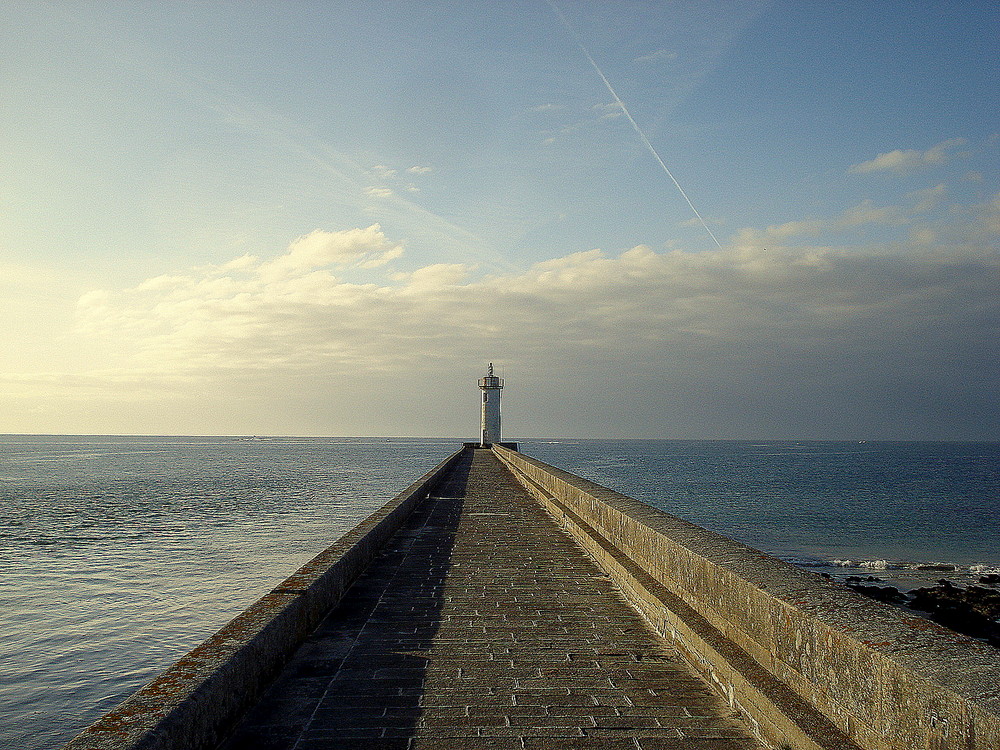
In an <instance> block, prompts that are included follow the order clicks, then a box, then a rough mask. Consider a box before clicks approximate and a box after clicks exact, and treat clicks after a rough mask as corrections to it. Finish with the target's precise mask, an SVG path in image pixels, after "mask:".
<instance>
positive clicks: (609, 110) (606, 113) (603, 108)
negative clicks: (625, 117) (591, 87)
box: [593, 102, 622, 120]
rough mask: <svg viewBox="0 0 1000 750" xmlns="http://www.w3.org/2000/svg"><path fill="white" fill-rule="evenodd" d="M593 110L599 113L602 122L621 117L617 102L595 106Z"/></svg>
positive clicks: (619, 106) (620, 108)
mask: <svg viewBox="0 0 1000 750" xmlns="http://www.w3.org/2000/svg"><path fill="white" fill-rule="evenodd" d="M593 108H594V109H595V110H596V111H597V112H599V113H600V115H601V119H602V120H606V119H610V118H613V117H621V116H622V106H621V105H620V104H619V103H618V102H608V103H607V104H595V105H594V107H593Z"/></svg>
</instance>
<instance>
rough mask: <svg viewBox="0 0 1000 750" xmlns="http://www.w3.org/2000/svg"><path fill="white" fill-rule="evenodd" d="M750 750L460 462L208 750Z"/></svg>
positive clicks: (510, 488) (498, 493) (553, 530)
mask: <svg viewBox="0 0 1000 750" xmlns="http://www.w3.org/2000/svg"><path fill="white" fill-rule="evenodd" d="M759 747H760V745H758V743H757V742H755V741H754V740H753V739H752V738H751V737H750V735H749V734H748V732H747V730H746V728H745V727H744V726H743V725H742V724H741V723H740V721H739V717H738V716H735V715H734V714H733V712H732V711H731V710H730V708H729V706H728V705H727V704H726V703H725V701H723V700H721V699H720V698H719V697H718V696H717V695H716V694H715V692H713V690H712V689H711V688H710V687H709V686H708V685H707V684H706V683H705V682H704V681H702V680H701V679H700V678H699V677H697V676H696V675H695V674H694V673H693V672H692V671H691V670H690V669H689V668H688V667H687V666H686V665H685V664H684V663H683V661H682V659H681V658H680V656H679V655H678V654H677V653H676V652H675V651H674V650H673V649H672V648H671V647H670V646H668V645H666V644H664V642H663V641H662V640H660V639H659V638H658V637H657V636H656V635H655V634H654V633H653V632H652V631H651V630H650V629H648V628H647V627H646V626H645V624H644V622H643V621H642V619H641V618H640V617H639V616H638V614H637V613H636V612H635V611H634V610H632V609H631V608H630V607H629V606H628V605H627V604H626V603H625V601H624V600H623V599H622V598H621V596H620V595H619V594H618V593H617V592H616V590H615V589H614V587H613V586H612V585H611V583H610V581H609V580H608V579H607V577H606V576H604V575H602V574H601V572H600V571H599V570H598V569H597V568H596V567H595V566H594V565H593V563H592V562H591V561H590V560H589V558H587V557H586V556H585V555H584V554H583V553H582V552H581V551H580V550H579V549H578V548H577V547H576V546H575V545H574V544H573V542H572V541H571V540H570V538H569V537H568V536H566V535H565V534H563V533H562V532H561V531H560V530H559V529H558V527H557V526H556V525H555V524H554V523H553V522H552V521H551V520H550V519H549V518H548V516H546V515H545V513H544V512H543V511H542V510H541V508H540V507H539V506H538V504H537V503H536V502H535V501H534V500H533V499H532V498H531V497H530V496H529V495H527V493H526V492H525V491H524V490H523V489H522V488H521V487H520V486H519V485H518V484H517V483H516V482H515V481H514V480H513V478H512V477H511V476H510V474H509V473H508V472H507V470H506V469H505V468H503V467H502V466H501V465H500V463H499V462H498V460H497V459H496V458H495V457H494V456H493V454H492V453H491V452H489V451H485V450H475V451H471V450H470V451H466V455H465V456H463V462H462V463H461V464H460V465H459V466H458V467H457V468H456V469H455V471H454V472H453V473H452V474H451V475H450V476H449V478H448V480H446V482H445V483H444V484H442V485H441V486H439V487H438V488H437V490H436V491H435V492H434V494H433V495H432V497H431V498H430V499H429V500H428V501H426V502H425V503H424V504H423V505H422V506H421V507H420V508H418V509H417V511H416V512H415V513H414V515H413V516H412V518H411V519H410V522H409V524H408V525H407V526H406V527H404V528H403V530H401V531H400V532H399V533H398V534H397V535H396V536H395V537H394V538H393V540H392V542H391V543H390V544H389V546H388V547H387V548H386V550H385V551H384V552H383V554H382V555H381V556H380V557H379V558H378V559H377V560H376V561H375V562H374V563H373V565H372V566H371V567H370V568H369V570H368V571H367V572H366V573H365V575H363V576H362V577H361V578H360V579H359V580H358V582H357V583H356V584H355V586H354V587H353V588H352V589H351V590H350V592H349V594H348V595H347V596H346V597H345V598H344V600H343V602H342V603H341V604H340V606H338V607H337V608H336V609H335V610H333V611H332V612H331V613H330V615H329V616H328V617H327V619H326V620H325V621H324V622H323V624H322V625H321V626H320V627H319V629H318V630H317V631H316V632H315V633H314V634H313V636H312V637H311V638H309V639H308V640H307V641H306V642H305V643H304V644H303V646H302V647H301V648H300V649H299V650H298V652H297V653H296V654H295V656H294V658H293V659H292V661H291V662H290V663H289V664H288V666H287V668H286V669H285V670H284V672H283V673H282V674H281V675H280V677H279V678H278V680H277V681H276V682H275V683H274V685H273V686H272V687H271V688H270V690H269V691H268V692H267V694H266V695H265V696H264V698H263V699H262V700H261V702H260V703H259V704H258V705H257V706H256V707H255V708H254V709H252V710H251V711H250V713H249V714H248V715H247V716H246V717H245V718H244V721H243V723H242V724H241V725H240V726H238V727H237V728H236V730H235V731H234V732H233V734H232V735H231V736H230V738H229V740H228V741H227V742H225V743H224V744H223V745H222V747H221V748H220V750H265V749H266V750H291V749H293V748H294V750H320V748H323V749H324V750H340V749H341V748H372V749H377V748H393V749H396V748H399V749H403V748H406V749H407V750H422V749H424V748H436V749H438V750H452V749H453V748H483V749H484V750H489V749H490V748H502V749H506V748H521V749H530V748H579V749H580V750H585V749H586V748H595V749H596V748H608V749H612V748H613V749H617V748H630V749H631V750H668V749H669V750H750V749H751V748H759Z"/></svg>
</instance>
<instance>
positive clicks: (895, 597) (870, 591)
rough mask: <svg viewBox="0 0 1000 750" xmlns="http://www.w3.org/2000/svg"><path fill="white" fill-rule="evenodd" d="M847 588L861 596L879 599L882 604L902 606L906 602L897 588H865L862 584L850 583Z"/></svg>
mask: <svg viewBox="0 0 1000 750" xmlns="http://www.w3.org/2000/svg"><path fill="white" fill-rule="evenodd" d="M859 580H860V579H859ZM847 587H848V588H849V589H850V590H851V591H857V592H858V593H859V594H864V595H865V596H870V597H871V598H872V599H878V600H879V601H880V602H888V603H890V604H901V603H903V602H905V601H906V596H905V595H903V594H901V593H900V592H899V589H897V588H896V587H895V586H865V585H864V584H861V583H853V582H848V584H847Z"/></svg>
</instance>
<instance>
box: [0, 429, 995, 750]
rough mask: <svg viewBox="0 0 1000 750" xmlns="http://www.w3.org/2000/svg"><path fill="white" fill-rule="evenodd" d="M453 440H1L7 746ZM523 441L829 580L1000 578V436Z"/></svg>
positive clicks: (113, 692) (127, 688)
mask: <svg viewBox="0 0 1000 750" xmlns="http://www.w3.org/2000/svg"><path fill="white" fill-rule="evenodd" d="M459 443H460V441H459V440H403V439H392V440H386V439H372V438H365V439H347V438H302V439H295V438H278V439H262V440H258V439H246V438H156V437H126V438H123V437H117V438H116V437H68V436H48V437H25V436H0V665H2V666H0V747H4V748H5V747H12V748H14V747H16V748H23V749H24V750H41V748H50V747H54V746H58V745H59V744H60V743H61V742H63V741H66V740H68V739H69V738H70V737H72V736H73V735H74V734H75V733H76V732H77V731H78V730H79V729H80V728H82V727H83V726H86V725H87V724H89V723H90V722H91V721H93V720H94V719H96V718H97V717H98V716H100V715H101V714H102V713H104V712H105V711H106V710H108V709H109V708H111V707H113V706H114V705H116V704H117V703H118V702H119V701H120V700H122V698H124V697H125V696H127V695H128V694H129V693H131V692H133V691H134V690H135V689H136V688H138V687H139V686H141V685H142V684H143V683H144V682H146V681H148V680H149V679H151V678H152V677H154V676H155V675H156V674H158V673H159V672H160V671H162V669H163V668H164V667H166V666H168V665H169V664H170V663H172V662H173V661H174V660H175V659H176V658H177V657H178V656H180V655H181V654H183V653H185V652H186V651H188V650H189V649H190V648H192V647H193V646H195V645H196V644H197V643H199V642H200V641H202V640H204V638H206V637H207V636H208V635H210V634H211V633H213V632H214V631H215V630H217V629H218V628H219V627H221V626H222V625H223V624H225V623H226V622H227V621H228V620H229V619H230V618H231V617H233V616H234V615H235V614H237V613H238V612H240V611H241V610H242V609H244V608H245V607H246V606H247V605H248V604H250V603H251V602H253V601H254V600H255V599H257V598H258V597H260V596H261V595H263V594H264V593H266V592H267V591H269V590H270V589H271V588H273V586H274V585H275V584H276V583H278V582H279V581H281V580H282V579H283V578H285V577H286V576H287V575H288V574H290V573H291V572H292V571H293V570H295V569H296V568H297V567H298V566H299V565H301V564H302V563H303V562H305V561H306V560H308V559H309V558H311V557H312V556H313V555H314V554H316V553H317V552H319V551H320V550H322V549H323V548H325V547H326V546H327V545H329V544H330V543H331V542H332V541H333V540H334V539H336V538H337V537H338V536H340V535H341V534H342V533H343V532H345V531H347V530H349V529H350V528H352V527H353V526H354V525H355V524H356V523H357V522H358V521H359V520H361V519H362V518H364V517H365V516H367V515H368V514H369V513H371V512H372V511H373V510H374V509H375V508H377V507H379V506H380V505H382V504H383V503H385V502H386V501H387V500H388V499H389V498H391V497H393V496H394V495H395V494H397V493H398V492H399V491H401V490H402V489H404V488H405V487H406V486H407V485H408V484H410V482H412V481H413V480H414V479H416V478H417V477H419V476H420V475H421V474H423V473H424V472H426V471H427V470H429V469H430V468H432V467H433V466H434V465H436V464H437V463H438V462H439V461H441V460H442V459H443V458H445V457H446V456H447V455H449V454H450V453H451V452H452V451H453V450H455V449H456V448H457V447H458V446H459ZM521 448H522V450H523V451H524V452H525V453H527V454H529V455H532V456H535V457H537V458H539V459H541V460H543V461H546V462H548V463H551V464H554V465H556V466H559V467H561V468H564V469H566V470H568V471H571V472H574V473H576V474H579V475H581V476H584V477H587V478H588V479H592V480H593V481H596V482H599V483H601V484H604V485H607V486H609V487H612V488H614V489H616V490H619V491H621V492H624V493H625V494H628V495H631V496H633V497H636V498H637V499H640V500H644V501H646V502H649V503H651V504H652V505H654V506H656V507H659V508H662V509H663V510H666V511H667V512H670V513H673V514H675V515H679V516H682V517H684V518H687V519H689V520H691V521H694V522H695V523H698V524H701V525H704V526H707V527H709V528H712V529H715V530H716V531H720V532H721V533H724V534H727V535H729V536H732V537H734V538H736V539H739V540H740V541H743V542H746V543H748V544H750V545H752V546H755V547H758V548H760V549H763V550H765V551H768V552H771V553H773V554H777V555H779V556H781V557H784V558H785V559H788V560H793V561H796V562H798V563H799V564H802V565H805V566H808V567H812V568H816V569H823V570H827V571H829V572H833V573H835V574H840V575H845V574H847V573H851V572H869V573H870V572H873V571H875V572H877V573H878V574H879V575H892V576H896V578H897V579H898V580H900V581H902V582H903V583H904V584H905V583H906V580H909V581H910V583H912V584H913V585H916V583H915V582H920V581H924V580H930V579H936V578H938V577H941V575H943V573H940V572H922V571H917V570H916V567H917V566H918V565H920V564H925V563H935V562H936V563H944V564H946V565H952V566H954V567H955V568H956V570H955V572H954V575H952V574H950V573H949V574H948V575H949V577H953V578H956V577H957V578H960V577H962V576H965V577H966V578H968V579H969V580H972V579H973V578H975V577H976V576H977V575H978V574H979V573H981V572H985V571H988V570H996V569H1000V528H998V521H997V519H998V515H1000V514H998V511H1000V461H998V456H1000V450H998V446H997V444H958V443H824V442H804V443H795V442H737V441H595V440H548V441H542V440H532V441H524V442H522V444H521ZM907 577H909V578H907Z"/></svg>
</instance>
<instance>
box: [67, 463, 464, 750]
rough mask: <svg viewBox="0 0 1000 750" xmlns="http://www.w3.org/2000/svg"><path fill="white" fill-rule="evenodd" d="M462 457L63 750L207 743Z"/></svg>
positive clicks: (257, 692) (118, 749)
mask: <svg viewBox="0 0 1000 750" xmlns="http://www.w3.org/2000/svg"><path fill="white" fill-rule="evenodd" d="M460 455H461V451H459V452H456V453H455V454H453V455H452V456H450V457H449V458H447V459H445V460H444V461H443V462H442V463H440V464H439V465H438V466H437V467H435V468H434V469H432V470H431V471H430V472H428V473H427V474H425V475H424V476H423V477H421V478H420V479H418V480H417V481H416V482H414V483H413V484H412V485H410V486H409V487H407V488H406V489H405V490H404V491H403V492H401V493H400V494H399V495H397V496H396V497H395V498H393V499H392V500H390V501H389V502H388V503H386V504H385V505H384V506H383V507H382V508H380V509H379V510H377V511H376V512H375V513H373V514H372V515H371V516H369V517H368V518H367V519H366V520H364V521H362V522H361V523H360V524H358V526H356V527H355V528H354V529H352V530H351V531H350V532H348V533H347V534H345V535H344V536H343V537H341V538H340V539H339V540H337V542H335V543H334V544H333V545H331V546H330V547H328V548H327V549H326V550H324V551H323V552H321V553H320V554H319V555H317V556H316V557H315V558H313V559H312V560H310V561H309V562H308V563H306V564H305V565H304V566H302V567H301V568H300V569H299V570H298V571H296V572H295V573H294V574H293V575H292V576H291V577H289V578H287V579H286V580H285V581H283V582H282V583H281V584H280V585H279V586H278V587H277V588H275V589H274V590H273V591H271V592H270V593H269V594H267V595H265V596H264V597H263V598H261V599H260V600H258V601H257V602H256V603H254V604H253V605H251V606H250V607H249V608H248V609H247V610H245V611H244V612H242V613H241V614H239V615H238V616H237V617H235V618H234V619H233V620H232V621H231V622H230V623H229V624H227V625H226V626H225V627H224V628H222V630H220V631H219V632H218V633H216V634H215V635H213V636H212V637H211V638H209V639H208V640H207V641H205V642H204V643H202V644H201V645H199V646H197V647H196V648H195V649H193V650H192V651H191V652H190V653H188V654H187V655H185V656H184V657H183V658H181V659H180V660H179V661H178V662H177V663H175V664H174V665H173V666H171V667H170V668H169V669H168V670H167V671H166V672H164V673H163V674H162V675H160V676H159V677H157V678H156V679H155V680H153V681H152V682H150V683H149V684H148V685H146V686H145V687H143V688H142V689H141V690H139V691H138V692H136V693H135V694H134V695H132V696H131V697H129V698H128V699H127V700H125V702H124V703H122V704H121V705H120V706H118V707H117V708H115V709H113V710H112V711H110V712H108V713H107V714H105V715H104V716H103V717H101V718H100V719H98V720H97V721H96V722H95V723H94V724H92V725H90V726H89V727H87V729H85V730H84V731H83V732H82V733H81V734H79V735H77V736H76V737H75V738H74V739H73V740H71V741H70V742H69V743H68V744H67V745H65V750H139V749H140V748H142V749H143V750H147V749H153V748H157V749H160V748H163V749H164V750H166V749H167V748H169V749H170V750H180V749H181V748H192V749H193V748H210V747H214V746H215V745H216V744H217V743H218V741H219V739H220V738H221V737H222V736H223V735H224V734H225V732H227V731H228V730H229V729H230V728H231V727H232V725H233V723H234V722H235V721H236V719H237V718H238V717H239V716H240V715H242V713H243V712H244V711H246V709H247V708H248V707H249V706H250V705H252V704H253V702H254V701H256V699H257V698H258V697H259V696H260V693H261V691H262V690H263V688H264V687H266V685H267V684H268V683H269V682H270V681H271V680H272V679H273V678H274V676H275V675H276V674H277V673H278V671H279V670H280V669H281V667H282V666H283V665H284V664H285V663H286V662H287V660H288V658H289V656H290V655H291V654H292V652H293V651H294V650H295V649H296V648H297V647H298V646H299V644H300V643H302V641H303V640H304V639H305V638H306V637H307V636H308V635H309V634H310V633H311V632H312V631H313V630H314V629H315V628H316V626H317V624H318V623H319V622H320V620H321V619H322V617H323V616H324V615H325V614H326V613H327V612H329V611H330V608H331V607H333V606H334V605H336V604H337V602H339V601H340V598H341V596H343V594H344V592H345V591H346V590H347V589H348V587H349V586H350V585H351V583H352V582H353V581H354V580H355V579H356V578H357V577H358V575H359V574H360V573H361V572H362V571H364V570H365V569H366V568H367V567H368V565H369V563H370V562H371V560H372V559H373V558H374V557H375V555H376V554H378V552H379V551H380V550H381V549H382V548H383V547H384V545H385V543H386V541H387V540H388V539H389V538H390V537H391V536H392V535H393V534H394V533H395V532H396V530H397V529H399V528H400V526H401V525H402V524H403V523H404V522H405V521H406V519H407V517H408V516H409V515H410V514H411V513H412V512H413V509H414V508H415V507H417V506H418V504H419V503H420V501H421V500H422V499H423V498H424V497H426V495H427V493H428V492H429V491H430V490H431V489H432V488H433V487H434V486H435V484H436V483H437V481H438V479H439V478H440V477H442V476H444V475H445V474H446V473H447V472H448V470H449V469H450V468H451V466H452V465H453V464H454V463H455V462H456V461H457V460H458V458H459V456H460Z"/></svg>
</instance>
